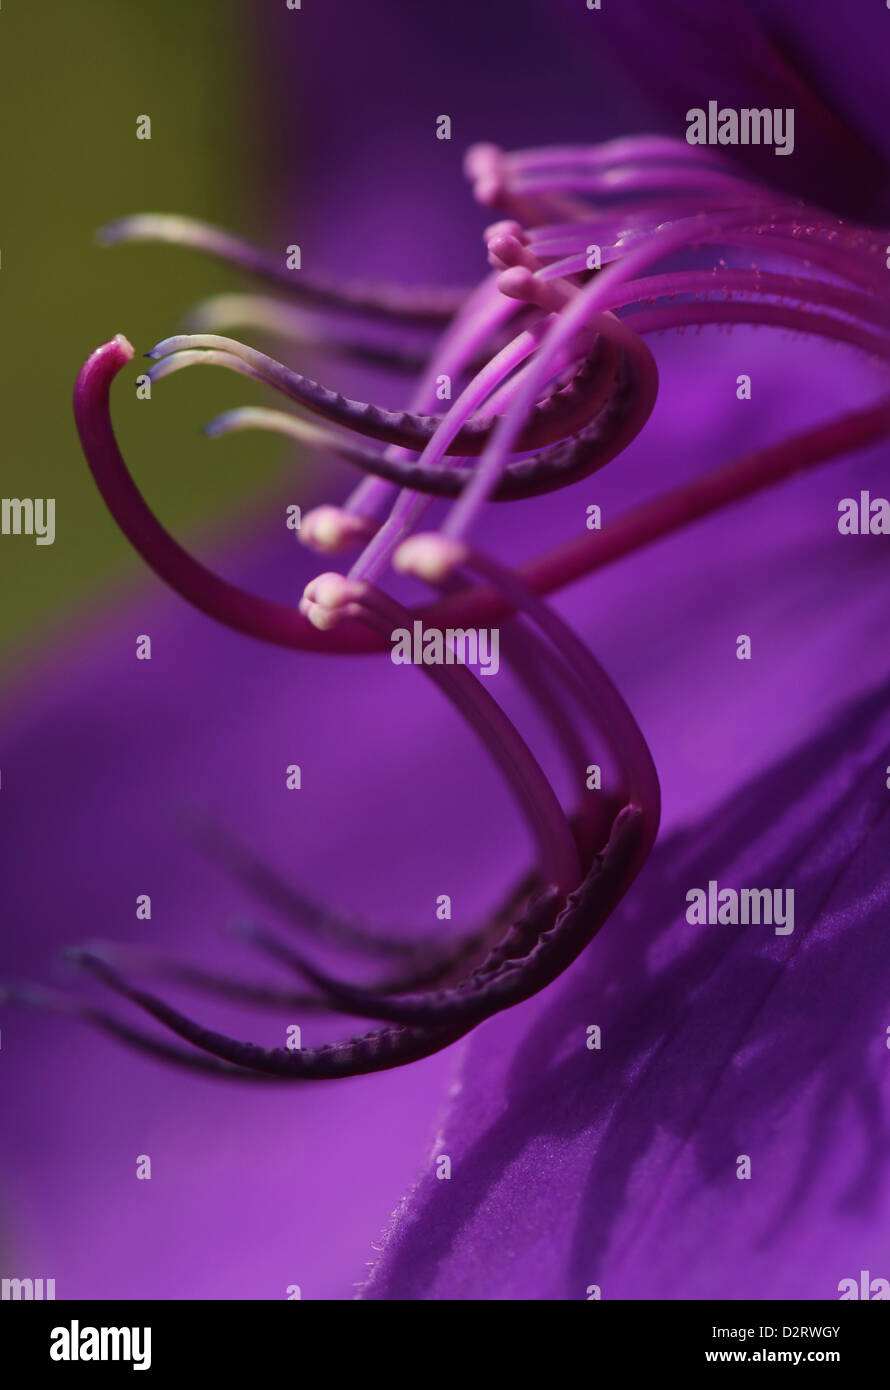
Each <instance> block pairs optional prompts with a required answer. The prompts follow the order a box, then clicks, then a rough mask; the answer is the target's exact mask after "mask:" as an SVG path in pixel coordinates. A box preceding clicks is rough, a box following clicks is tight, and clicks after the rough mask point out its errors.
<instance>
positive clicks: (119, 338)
mask: <svg viewBox="0 0 890 1390" xmlns="http://www.w3.org/2000/svg"><path fill="white" fill-rule="evenodd" d="M114 341H115V342H116V343H117V345H118V347H119V348H120V350H121V352H122V353H123V355H124V360H125V361H126V362H129V360H130V358H131V357H135V355H136V349H135V348H134V347H133V344H132V343H131V342H130V340H129V338H126V337H125V336H124V334H123V333H115V335H114Z"/></svg>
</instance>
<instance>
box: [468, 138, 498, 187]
mask: <svg viewBox="0 0 890 1390" xmlns="http://www.w3.org/2000/svg"><path fill="white" fill-rule="evenodd" d="M503 164H504V152H503V150H502V149H501V147H500V145H495V144H493V143H492V142H491V141H489V140H480V141H478V142H477V143H476V144H475V145H471V146H470V148H469V149H468V150H467V152H466V154H465V155H464V174H465V175H466V177H467V178H468V179H478V178H481V177H483V176H488V177H491V176H493V175H494V176H498V177H499V176H500V172H501V170H502V168H503Z"/></svg>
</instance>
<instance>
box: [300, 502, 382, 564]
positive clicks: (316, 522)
mask: <svg viewBox="0 0 890 1390" xmlns="http://www.w3.org/2000/svg"><path fill="white" fill-rule="evenodd" d="M375 530H376V525H375V523H374V521H372V519H371V518H370V517H366V516H358V515H357V514H356V513H355V512H348V511H346V509H345V508H344V507H334V506H321V507H313V508H312V510H311V511H309V512H307V513H306V514H305V516H304V517H303V521H302V525H301V526H300V531H299V536H298V539H299V540H300V542H301V544H302V545H305V546H307V547H308V548H309V549H310V550H315V551H318V552H319V553H321V554H324V555H336V554H337V553H339V552H340V551H343V550H348V549H350V547H351V546H354V545H357V544H358V542H359V541H363V540H367V539H368V537H369V536H371V535H373V533H374V531H375Z"/></svg>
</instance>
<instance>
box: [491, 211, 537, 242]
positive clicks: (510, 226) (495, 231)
mask: <svg viewBox="0 0 890 1390" xmlns="http://www.w3.org/2000/svg"><path fill="white" fill-rule="evenodd" d="M497 236H512V237H515V238H516V240H517V241H521V242H522V243H523V245H525V243H526V242H527V241H528V237H527V236H526V232H525V228H524V227H523V225H522V223H521V222H517V221H516V220H515V218H512V217H508V218H504V219H502V220H501V221H500V222H492V224H491V226H490V227H486V228H485V231H484V232H483V233H482V240H483V241H484V243H485V245H486V246H487V245H488V243H489V242H490V241H491V240H492V239H493V238H494V237H497Z"/></svg>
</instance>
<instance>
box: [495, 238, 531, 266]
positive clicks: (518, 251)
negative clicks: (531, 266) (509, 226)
mask: <svg viewBox="0 0 890 1390" xmlns="http://www.w3.org/2000/svg"><path fill="white" fill-rule="evenodd" d="M527 256H528V252H527V251H526V249H525V247H524V246H523V244H522V242H521V241H520V240H519V238H518V237H516V236H513V235H512V233H510V232H498V233H496V235H495V236H493V237H492V238H491V239H490V241H489V242H488V260H489V263H490V264H491V265H493V266H494V267H495V268H496V269H497V268H501V269H503V270H507V269H509V268H510V267H511V266H514V265H523V264H525V258H526V257H527Z"/></svg>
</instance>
